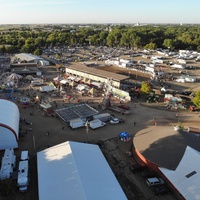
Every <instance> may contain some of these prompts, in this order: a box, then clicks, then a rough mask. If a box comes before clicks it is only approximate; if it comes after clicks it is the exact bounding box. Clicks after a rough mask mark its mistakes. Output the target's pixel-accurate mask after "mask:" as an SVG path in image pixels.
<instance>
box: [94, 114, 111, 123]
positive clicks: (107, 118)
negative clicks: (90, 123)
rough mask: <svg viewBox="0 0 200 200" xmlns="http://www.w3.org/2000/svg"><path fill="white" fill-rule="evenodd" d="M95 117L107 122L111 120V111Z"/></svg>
mask: <svg viewBox="0 0 200 200" xmlns="http://www.w3.org/2000/svg"><path fill="white" fill-rule="evenodd" d="M93 119H94V120H95V119H99V120H101V121H102V122H107V121H110V119H111V115H110V113H101V114H97V115H94V116H93Z"/></svg>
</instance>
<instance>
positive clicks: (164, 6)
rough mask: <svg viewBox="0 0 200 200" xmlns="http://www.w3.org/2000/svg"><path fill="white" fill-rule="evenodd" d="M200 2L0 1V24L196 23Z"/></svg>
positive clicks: (104, 0)
mask: <svg viewBox="0 0 200 200" xmlns="http://www.w3.org/2000/svg"><path fill="white" fill-rule="evenodd" d="M199 8H200V0H32V1H31V0H0V24H47V23H48V24H55V23H62V24H65V23H66V24H68V23H71V24H73V23H78V24H79V23H83V24H86V23H131V24H132V23H137V22H139V23H190V24H197V23H200V12H199Z"/></svg>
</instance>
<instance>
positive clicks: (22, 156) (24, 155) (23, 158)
mask: <svg viewBox="0 0 200 200" xmlns="http://www.w3.org/2000/svg"><path fill="white" fill-rule="evenodd" d="M28 159H29V155H28V151H27V150H24V151H22V152H21V158H20V160H21V161H23V160H28Z"/></svg>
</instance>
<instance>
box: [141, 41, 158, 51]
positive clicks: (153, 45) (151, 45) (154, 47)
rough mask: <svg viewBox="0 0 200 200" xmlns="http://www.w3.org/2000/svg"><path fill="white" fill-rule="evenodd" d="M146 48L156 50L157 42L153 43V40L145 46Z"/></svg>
mask: <svg viewBox="0 0 200 200" xmlns="http://www.w3.org/2000/svg"><path fill="white" fill-rule="evenodd" d="M144 48H145V49H150V50H154V49H156V48H157V46H156V44H155V43H153V42H150V43H149V44H146V45H145V46H144Z"/></svg>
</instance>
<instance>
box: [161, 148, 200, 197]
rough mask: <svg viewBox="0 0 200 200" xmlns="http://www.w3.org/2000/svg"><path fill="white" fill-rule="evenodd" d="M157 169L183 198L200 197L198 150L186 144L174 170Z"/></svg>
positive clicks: (199, 156)
mask: <svg viewBox="0 0 200 200" xmlns="http://www.w3.org/2000/svg"><path fill="white" fill-rule="evenodd" d="M159 169H160V170H161V171H162V173H163V174H164V175H165V176H166V177H167V178H168V180H169V181H170V182H171V183H172V184H173V185H174V187H175V188H176V189H177V190H178V191H179V192H180V193H181V195H182V196H183V197H184V198H185V199H190V200H199V199H200V184H199V180H200V152H198V151H196V150H195V149H193V148H191V147H189V146H187V148H186V150H185V154H184V156H183V158H182V160H181V161H180V163H179V165H178V167H177V168H176V170H175V171H172V170H168V169H165V168H159Z"/></svg>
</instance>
